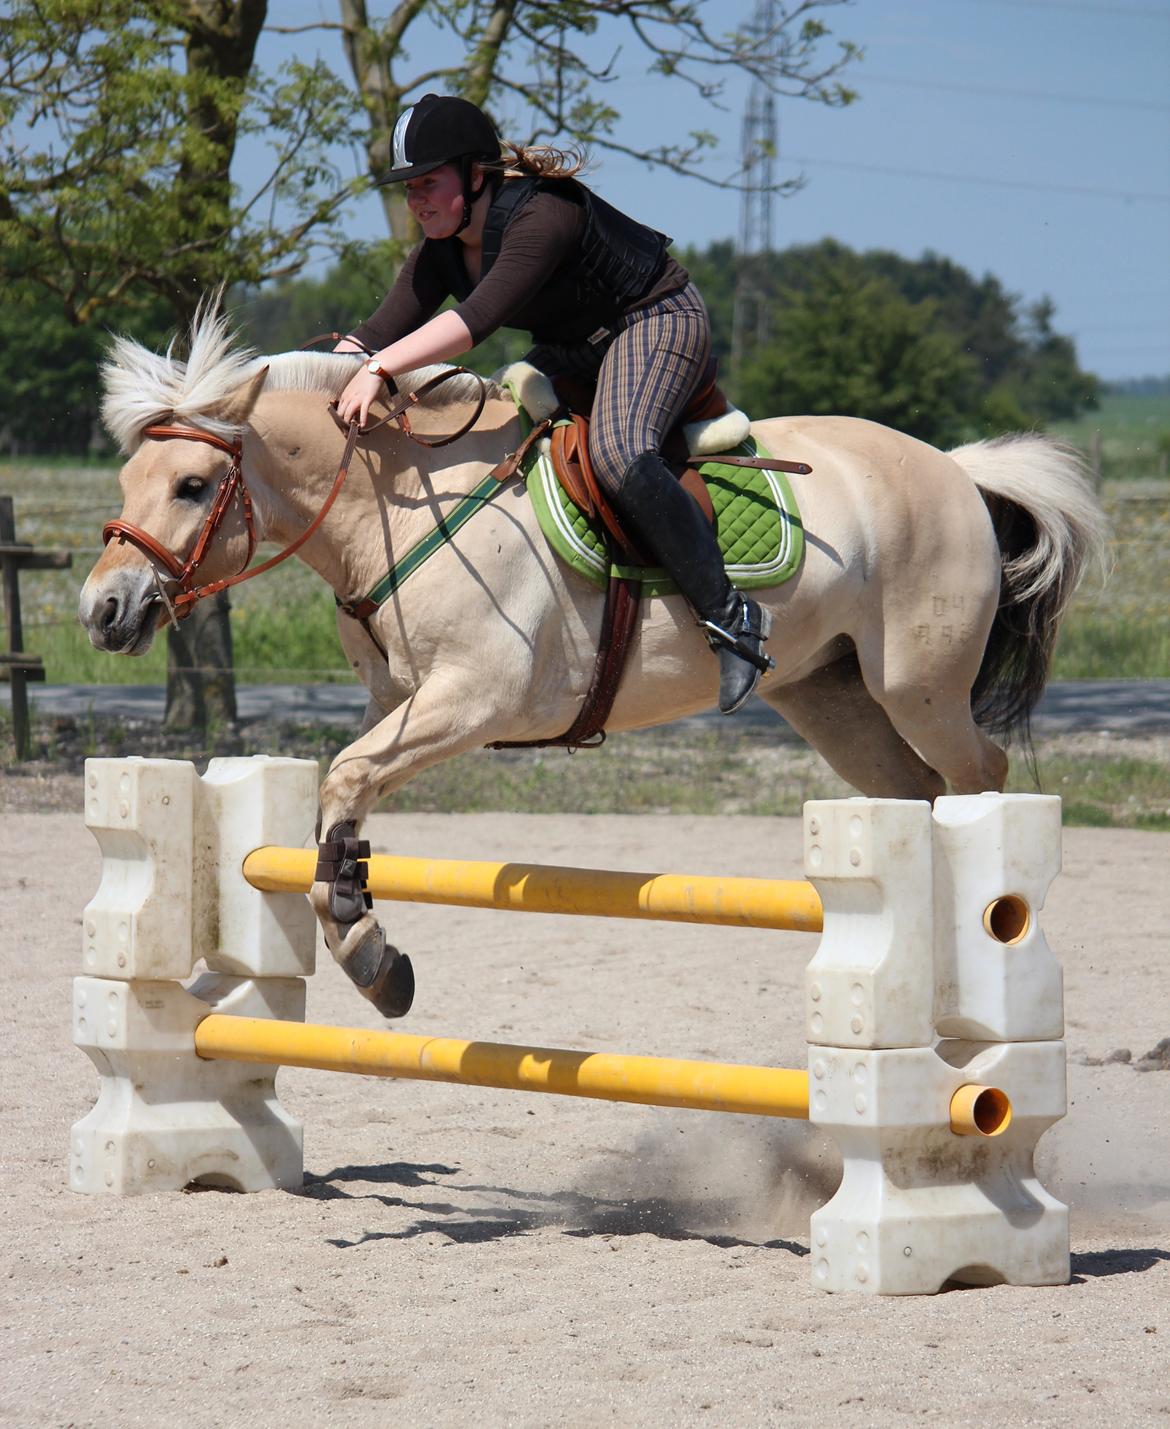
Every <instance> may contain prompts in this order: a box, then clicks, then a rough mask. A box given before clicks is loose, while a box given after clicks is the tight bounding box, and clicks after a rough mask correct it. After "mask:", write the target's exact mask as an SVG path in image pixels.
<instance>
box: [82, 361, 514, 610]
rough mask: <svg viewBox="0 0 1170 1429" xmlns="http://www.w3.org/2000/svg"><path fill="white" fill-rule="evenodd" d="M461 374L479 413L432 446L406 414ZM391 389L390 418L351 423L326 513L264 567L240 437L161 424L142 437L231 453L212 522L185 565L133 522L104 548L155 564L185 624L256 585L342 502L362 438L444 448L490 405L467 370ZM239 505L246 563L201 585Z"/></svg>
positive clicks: (105, 533) (116, 523)
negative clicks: (131, 549)
mask: <svg viewBox="0 0 1170 1429" xmlns="http://www.w3.org/2000/svg"><path fill="white" fill-rule="evenodd" d="M461 373H466V374H467V375H468V376H471V377H475V378H477V379H478V381H479V399H478V401H477V403H476V407H475V411H474V412H473V413H472V414H471V416H470V418H469V419H468V420H467V421H466V422H465V423H464V424H463V426H462V427H460V428H459V430H458V431H457V432H455V433H453V434H452V435H451V436H449V437H440V438H438V439H437V440H435V441H428V440H427V439H426V438H425V437H420V436H419V435H418V434H417V433H416V432H413V431H412V430H411V427H410V423H409V421H408V419H407V417H406V412H407V409H408V408H410V407H413V406H414V405H415V404H416V403H417V402H418V401H419V400H420V399H421V398H422V397H424V396H425V395H426V394H427V393H428V392H430V391H431V390H432V389H433V388H435V387H437V386H439V384H440V383H441V382H446V381H447V380H448V379H449V378H451V377H456V376H458V375H460V374H461ZM388 385H390V390H391V393H392V396H391V399H390V402H389V404H388V410H387V413H386V416H384V417H382V418H381V419H380V420H379V421H377V422H375V423H374V424H373V425H372V426H369V427H359V426H358V423H357V420H356V418H355V420H354V421H352V422H350V424H349V428H348V431H347V433H346V438H345V449H344V450H343V452H342V454H341V462H340V464H339V466H338V468H337V475H336V477H335V478H334V480H333V486H332V489H331V490H330V492H329V495H328V496H327V497H326V498H325V501H324V503H323V504H322V506H321V509H320V510H319V511H318V512H317V514H316V516H314V517H313V520H312V521H311V522H310V524H309V525H308V526H307V527H306V528H305V530H304V531H302V532H301V534H300V535H299V536H298V537H297V538H296V540H295V541H293V542H292V543H291V544H290V545H288V546H286V547H285V548H284V550H283V551H281V552H279V553H278V554H277V555H275V556H272V557H270V558H269V559H268V560H267V561H263V562H261V564H260V565H258V566H254V567H252V568H251V569H249V566H250V565H251V561H252V557H253V556H254V555H255V553H256V524H255V518H254V515H253V511H252V497H251V495H250V494H249V492H248V488H247V486H246V485H245V483H244V467H243V441H242V438H239V437H237V438H236V440H235V441H231V442H229V441H227V440H225V439H224V438H223V437H219V436H216V435H215V433H214V432H206V431H203V430H202V429H201V428H199V427H186V426H169V425H165V424H159V425H156V426H150V427H144V428H143V431H142V435H143V436H144V437H153V438H155V439H157V440H159V441H185V442H205V443H206V444H207V445H208V446H210V447H215V448H216V449H217V450H218V451H222V452H226V453H227V455H228V456H230V457H231V465H230V466H229V467H228V469H227V471H226V473H225V474H224V475H223V477H221V478H220V483H219V488H218V490H217V491H216V493H215V500H214V501H213V502H212V504H211V510H210V511H209V512H208V513H207V519H206V520H205V521H204V523H203V527H202V529H201V530H200V532H199V534H198V535H197V536H196V538H195V544H194V545H193V546H192V548H191V552H190V554H189V555H188V557H187V559H186V560H185V561H181V560H180V559H179V558H178V557H177V556H175V555H174V554H173V553H172V552H170V551H168V550H167V548H166V547H165V546H164V545H163V544H162V543H161V542H160V541H158V540H156V539H155V538H154V537H153V536H152V535H151V534H150V532H149V531H144V530H143V529H142V527H141V526H135V525H132V524H131V522H129V521H123V520H122V519H121V518H120V517H119V518H117V519H115V520H113V521H107V522H106V524H105V525H104V526H103V527H102V544H103V545H109V543H110V542H111V541H113V540H117V541H128V542H129V543H130V545H132V546H135V547H137V549H138V550H140V551H141V552H142V554H143V555H144V556H145V557H146V559H147V560H148V561H149V562H150V563H151V568H152V569H153V571H154V577H155V583H156V584H157V586H158V593H159V596H160V598H161V600H162V602H163V604H164V605H165V606H166V607H167V610H168V612H169V613H170V615H171V618H172V619H173V620H183V619H185V617H186V616H188V615H190V614H191V611H192V610H193V609H194V608H195V604H196V602H197V601H200V600H204V599H205V598H206V597H207V596H209V595H216V594H218V593H219V592H220V591H221V590H226V589H227V588H228V586H233V585H238V584H239V583H240V582H241V581H247V580H251V579H252V577H253V576H259V575H263V574H264V572H265V571H270V570H271V569H272V567H273V566H277V565H279V564H280V563H281V561H285V560H287V559H288V558H289V556H291V555H294V554H295V553H296V552H297V551H299V550H300V548H301V547H302V546H303V545H304V544H305V542H306V541H307V540H308V539H309V537H310V536H311V535H312V534H313V533H314V531H316V530H317V529H318V528H319V527H320V525H321V523H322V522H323V521H324V520H325V517H326V516H327V515H328V514H329V510H330V508H331V507H332V505H333V503H334V501H336V500H337V495H338V492H340V490H341V488H342V485H343V483H344V482H345V478H346V476H347V475H348V474H349V463H350V461H351V459H352V458H353V453H354V448H355V446H356V445H357V441H358V438H359V437H368V436H370V435H372V434H373V433H374V432H376V431H377V430H378V428H379V427H384V426H385V425H386V423H387V422H395V423H396V424H397V426H398V427H399V428H400V430H401V431H402V432H404V433H405V435H406V436H408V437H409V438H410V439H411V441H413V442H417V443H418V444H419V445H420V446H425V447H443V446H447V445H448V443H450V442H454V441H457V440H458V439H459V438H460V437H462V436H464V435H465V434H466V433H467V432H469V431H470V430H471V428H472V427H474V426H475V424H476V422H477V421H478V420H479V415H480V413H481V412H482V411H483V408H484V403H485V401H486V400H487V386H486V384H485V383H484V380H483V378H482V377H480V376H479V374H478V373H477V372H470V371H469V370H468V369H467V368H463V367H454V368H448V369H446V370H445V371H443V372H440V373H437V374H436V375H435V376H434V377H431V378H429V379H428V380H427V381H426V382H424V383H422V385H421V386H420V387H419V388H418V389H417V391H414V392H398V391H396V389H395V388H394V387H393V384H392V383H391V384H388ZM336 405H337V404H336V402H332V403H330V405H329V410H330V412H331V413H333V416H334V420H335V421H337V423H338V425H339V426H344V424H343V423H342V422H341V421H340V419H339V418H338V417H337V415H336V410H335V409H336ZM234 501H238V502H239V504H240V508H241V510H242V512H243V517H244V529H245V530H246V531H247V534H248V553H247V555H246V556H245V557H244V564H243V565H242V566H241V567H240V569H239V570H238V571H237V572H236V573H235V575H233V576H226V577H224V578H223V579H221V580H215V581H208V582H207V584H206V585H198V584H197V583H196V580H197V577H198V574H199V567H200V566H201V565H202V564H203V562H204V560H205V559H206V558H207V552H208V549H209V548H210V546H211V543H212V541H213V540H214V539H215V535H216V532H217V531H218V530H219V528H220V526H222V524H223V521H224V517H225V516H226V515H227V513H228V511H229V510H230V508H231V506H232V503H233V502H234ZM160 567H161V568H162V569H163V570H164V571H166V573H167V575H168V576H169V577H170V581H169V585H170V589H169V590H168V589H167V588H166V587H164V584H163V581H162V579H161V577H160V575H159V568H160Z"/></svg>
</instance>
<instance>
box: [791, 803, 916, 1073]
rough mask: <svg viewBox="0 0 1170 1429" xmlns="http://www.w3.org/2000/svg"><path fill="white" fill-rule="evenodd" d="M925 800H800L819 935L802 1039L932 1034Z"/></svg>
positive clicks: (901, 1038)
mask: <svg viewBox="0 0 1170 1429" xmlns="http://www.w3.org/2000/svg"><path fill="white" fill-rule="evenodd" d="M931 864H932V852H931V818H930V805H929V804H927V803H925V802H918V801H911V800H898V799H837V800H816V801H813V802H810V803H808V804H806V805H805V806H804V870H805V874H806V875H807V877H808V879H809V882H810V883H812V884H813V886H814V887H815V888H816V890H817V892H818V893H819V894H820V896H821V903H822V904H823V906H824V932H823V934H822V936H821V941H820V944H819V945H818V947H817V951H816V954H815V955H814V957H813V960H812V962H810V963H809V965H808V968H807V970H806V972H805V993H806V999H805V1007H806V1016H805V1039H806V1041H808V1042H810V1043H817V1044H820V1043H831V1044H832V1045H833V1046H838V1047H928V1046H930V1044H931V1042H932V1041H933V1040H934V897H933V894H932V891H931Z"/></svg>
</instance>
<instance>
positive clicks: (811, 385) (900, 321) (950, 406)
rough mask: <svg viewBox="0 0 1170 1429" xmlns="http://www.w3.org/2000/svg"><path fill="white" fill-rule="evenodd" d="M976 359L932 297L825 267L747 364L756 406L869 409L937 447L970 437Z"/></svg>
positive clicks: (748, 397)
mask: <svg viewBox="0 0 1170 1429" xmlns="http://www.w3.org/2000/svg"><path fill="white" fill-rule="evenodd" d="M974 386H975V380H974V364H973V363H972V361H971V359H970V358H969V357H967V356H966V355H965V354H964V353H963V352H961V351H960V349H959V346H958V344H957V343H956V341H955V339H954V338H953V337H952V336H951V335H950V334H949V333H948V332H946V331H945V330H942V329H941V328H940V327H939V326H938V324H937V322H936V320H935V315H934V312H933V309H932V306H931V304H929V303H920V304H918V305H912V304H911V303H909V302H907V301H906V299H905V298H903V297H902V296H901V294H900V293H898V291H897V289H896V288H894V286H893V285H892V284H891V283H889V282H886V281H884V280H882V279H878V278H866V277H864V276H861V275H857V274H849V273H846V272H841V271H838V272H829V273H825V274H823V275H821V276H820V277H819V279H818V280H817V281H816V282H815V284H814V285H813V286H811V287H809V288H807V289H806V290H804V291H802V292H798V293H797V294H796V295H795V296H794V297H793V300H792V301H791V302H790V303H789V304H787V305H786V306H785V307H784V309H783V311H782V312H781V314H780V316H779V320H778V323H777V331H776V334H775V338H774V340H773V341H771V342H769V343H768V344H767V345H766V346H765V347H763V348H762V349H761V350H760V351H759V352H758V353H757V355H756V359H755V361H754V362H753V363H752V364H751V366H750V367H748V368H746V370H745V371H744V374H743V376H742V378H741V381H740V384H739V395H740V397H741V399H742V400H743V402H744V403H745V404H746V406H747V408H748V410H749V411H751V412H754V413H758V414H761V415H762V414H765V413H772V412H803V413H810V414H812V415H819V416H826V415H831V414H833V413H845V414H848V415H852V416H860V417H867V418H869V419H870V420H871V421H875V422H882V423H884V424H885V425H887V426H891V427H896V428H898V429H899V430H900V431H904V432H908V433H910V435H911V436H915V437H918V438H920V439H921V440H922V441H926V442H931V443H933V444H935V445H937V446H946V445H949V444H954V443H956V442H957V441H958V440H959V438H960V437H961V435H962V430H963V423H964V416H965V413H966V412H967V411H968V410H970V406H971V402H972V390H973V388H974Z"/></svg>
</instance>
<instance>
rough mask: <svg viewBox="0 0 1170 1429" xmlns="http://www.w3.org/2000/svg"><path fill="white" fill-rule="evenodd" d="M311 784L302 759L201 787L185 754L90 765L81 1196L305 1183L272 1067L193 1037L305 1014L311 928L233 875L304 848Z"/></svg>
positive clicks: (227, 774)
mask: <svg viewBox="0 0 1170 1429" xmlns="http://www.w3.org/2000/svg"><path fill="white" fill-rule="evenodd" d="M317 777H318V775H317V766H316V764H315V762H314V761H312V760H308V759H268V758H265V757H263V756H261V757H258V758H250V759H213V760H212V761H211V764H210V766H209V767H208V770H207V773H206V774H205V775H204V776H203V777H202V778H200V777H199V775H198V774H197V773H196V770H195V766H194V765H193V764H188V763H185V762H182V761H179V760H167V759H137V758H130V759H90V760H87V761H86V768H85V821H86V824H87V825H88V827H89V828H90V830H91V831H92V833H93V835H94V837H95V838H96V839H97V841H98V843H99V845H100V846H101V851H102V877H101V883H100V885H99V887H98V890H97V892H96V894H95V895H94V897H93V899H92V900H91V901H90V903H89V905H88V906H87V907H86V909H85V912H84V914H83V915H82V965H83V967H84V969H85V975H84V976H83V977H79V978H76V979H75V980H74V988H73V1040H74V1042H75V1043H76V1045H77V1046H78V1047H80V1048H81V1049H82V1050H83V1051H84V1052H86V1053H87V1054H88V1055H89V1057H90V1058H91V1059H92V1060H93V1062H94V1065H95V1066H96V1067H97V1069H98V1072H99V1074H100V1076H101V1091H100V1095H99V1098H98V1102H97V1105H96V1106H95V1107H94V1108H93V1110H92V1111H91V1112H90V1113H89V1115H88V1116H86V1117H85V1118H84V1119H83V1120H82V1121H79V1122H78V1123H77V1125H76V1126H75V1127H74V1128H73V1130H72V1132H71V1134H70V1155H69V1184H70V1186H71V1187H72V1188H73V1189H74V1190H76V1191H87V1192H109V1193H112V1194H114V1195H133V1194H138V1193H142V1192H149V1191H174V1190H179V1189H181V1188H182V1187H183V1186H186V1185H187V1184H188V1183H190V1182H192V1181H201V1182H203V1183H205V1184H223V1185H228V1186H232V1187H235V1188H236V1189H238V1190H241V1191H260V1190H265V1189H268V1188H270V1187H295V1186H300V1185H301V1184H302V1183H303V1180H304V1158H303V1138H302V1130H301V1126H300V1124H299V1123H298V1122H297V1121H295V1120H294V1118H293V1117H291V1116H290V1115H289V1113H288V1112H287V1111H286V1110H285V1109H284V1107H282V1106H281V1104H280V1102H279V1101H278V1100H277V1097H276V1092H275V1087H274V1079H275V1077H276V1072H277V1068H276V1067H275V1066H268V1067H257V1066H247V1065H244V1064H236V1063H230V1062H210V1061H205V1060H204V1059H203V1058H201V1057H199V1056H198V1055H197V1054H196V1051H195V1040H194V1036H195V1027H196V1024H197V1023H199V1022H200V1021H201V1020H202V1019H203V1018H204V1017H206V1016H207V1014H208V1013H209V1012H224V1013H232V1014H235V1015H238V1016H243V1017H279V1018H285V1019H289V1020H293V1021H304V1016H305V978H306V977H309V976H310V975H311V974H312V972H313V968H314V959H315V948H316V939H317V921H316V918H315V917H314V916H313V911H312V909H311V908H310V906H309V903H308V900H307V899H306V898H305V897H304V896H303V895H300V894H293V893H260V892H258V891H257V890H256V889H254V888H252V887H251V886H250V885H249V884H248V883H246V882H245V880H244V878H243V876H242V874H241V872H240V869H241V867H242V864H243V860H244V858H245V856H246V855H247V854H248V853H250V852H251V850H252V849H254V848H256V847H258V846H260V845H261V844H267V843H274V842H284V843H288V842H290V841H293V840H295V841H296V842H298V843H300V842H302V841H303V840H305V839H306V838H308V839H310V840H311V839H312V837H313V824H314V820H315V818H316V811H317Z"/></svg>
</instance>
